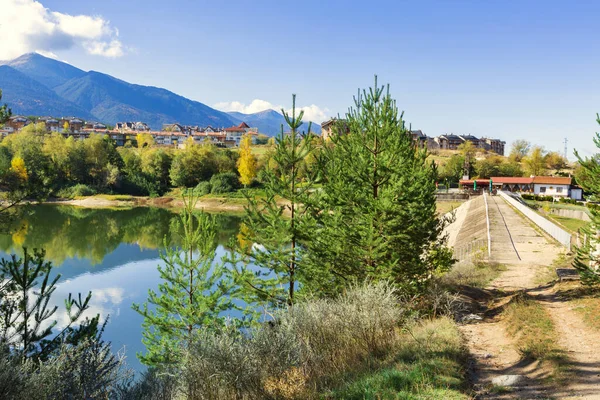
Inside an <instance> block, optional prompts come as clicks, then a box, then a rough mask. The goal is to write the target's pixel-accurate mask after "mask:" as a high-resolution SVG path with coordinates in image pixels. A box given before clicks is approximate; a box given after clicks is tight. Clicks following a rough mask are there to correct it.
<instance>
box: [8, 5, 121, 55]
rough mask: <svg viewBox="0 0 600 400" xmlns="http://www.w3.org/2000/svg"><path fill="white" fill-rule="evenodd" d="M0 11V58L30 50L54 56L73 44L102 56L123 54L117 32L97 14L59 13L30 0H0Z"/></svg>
mask: <svg viewBox="0 0 600 400" xmlns="http://www.w3.org/2000/svg"><path fill="white" fill-rule="evenodd" d="M0 10H2V12H1V13H0V38H2V45H1V46H0V59H12V58H15V57H18V56H20V55H21V54H23V53H28V52H32V51H37V52H38V53H40V54H44V55H45V54H51V55H54V56H55V54H54V52H55V51H59V50H66V49H70V48H73V47H77V46H80V47H82V48H83V49H85V50H86V51H87V52H88V53H89V54H94V55H100V56H104V57H111V58H114V57H120V56H122V55H123V54H124V46H123V44H122V43H121V41H120V40H119V39H118V37H119V31H118V30H117V29H116V28H113V27H111V25H110V22H109V21H107V20H105V19H103V18H102V17H100V16H90V15H69V14H63V13H60V12H56V11H51V10H49V9H47V8H46V7H44V6H43V5H42V3H40V2H38V1H34V0H0Z"/></svg>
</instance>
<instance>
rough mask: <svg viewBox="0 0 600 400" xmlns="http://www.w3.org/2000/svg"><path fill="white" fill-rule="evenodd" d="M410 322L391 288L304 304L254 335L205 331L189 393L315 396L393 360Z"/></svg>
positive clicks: (190, 372) (193, 357)
mask: <svg viewBox="0 0 600 400" xmlns="http://www.w3.org/2000/svg"><path fill="white" fill-rule="evenodd" d="M404 318H405V310H404V309H403V308H402V307H401V306H400V303H399V300H398V298H397V297H396V294H395V291H394V289H393V288H392V286H391V285H388V284H385V283H378V284H373V285H364V286H359V287H354V288H351V289H349V290H348V291H347V293H346V294H345V295H343V296H341V297H340V298H338V299H336V300H309V301H306V302H303V303H298V304H296V305H294V307H293V309H292V310H291V311H287V310H280V311H276V312H274V314H273V320H271V321H269V322H267V323H264V324H262V325H261V326H259V327H257V328H255V329H253V330H251V331H249V332H247V334H241V333H239V332H238V331H237V330H235V329H229V330H226V331H224V332H221V333H216V334H215V333H202V334H201V335H200V336H199V337H198V340H197V341H196V342H195V344H194V345H193V346H192V349H191V353H190V355H189V357H188V360H189V361H188V363H187V364H186V368H185V371H184V373H183V375H182V376H183V379H184V381H186V383H185V384H183V385H182V387H190V383H192V384H193V385H194V386H193V389H194V391H196V395H197V396H199V397H201V398H214V399H220V398H223V399H225V398H312V397H314V395H315V391H317V392H318V391H319V390H320V389H322V388H323V387H325V386H326V385H327V384H330V383H332V382H335V381H338V380H339V378H340V377H342V376H345V375H346V374H347V373H349V372H352V371H357V370H361V369H365V368H366V366H367V365H369V364H370V363H371V362H372V361H373V360H374V359H377V358H378V357H381V356H384V355H387V354H389V353H390V351H391V350H392V349H393V348H394V346H396V344H397V337H398V336H397V335H398V330H397V329H396V327H397V326H398V325H399V324H400V323H401V322H402V321H403V320H404Z"/></svg>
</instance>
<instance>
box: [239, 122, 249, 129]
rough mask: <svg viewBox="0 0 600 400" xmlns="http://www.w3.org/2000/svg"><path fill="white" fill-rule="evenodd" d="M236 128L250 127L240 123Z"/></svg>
mask: <svg viewBox="0 0 600 400" xmlns="http://www.w3.org/2000/svg"><path fill="white" fill-rule="evenodd" d="M238 128H250V127H249V126H248V124H247V123H245V122H242V123H241V124H239V125H238Z"/></svg>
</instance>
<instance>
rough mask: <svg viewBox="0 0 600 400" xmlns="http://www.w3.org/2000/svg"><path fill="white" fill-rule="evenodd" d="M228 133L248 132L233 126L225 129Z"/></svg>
mask: <svg viewBox="0 0 600 400" xmlns="http://www.w3.org/2000/svg"><path fill="white" fill-rule="evenodd" d="M225 131H227V132H246V130H245V129H244V128H238V127H237V126H233V127H231V128H225Z"/></svg>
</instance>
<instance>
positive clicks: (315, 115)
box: [214, 99, 329, 123]
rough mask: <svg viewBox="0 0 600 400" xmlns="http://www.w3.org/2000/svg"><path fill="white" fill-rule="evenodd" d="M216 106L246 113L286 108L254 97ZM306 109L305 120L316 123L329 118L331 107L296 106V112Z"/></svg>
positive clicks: (279, 110) (215, 106)
mask: <svg viewBox="0 0 600 400" xmlns="http://www.w3.org/2000/svg"><path fill="white" fill-rule="evenodd" d="M214 108H216V109H217V110H221V111H226V112H229V111H236V112H240V113H244V114H254V113H257V112H260V111H265V110H275V111H277V112H279V113H280V112H281V109H282V108H284V107H283V106H281V105H278V106H277V105H274V104H273V103H270V102H268V101H266V100H261V99H254V100H252V102H251V103H250V104H248V105H246V104H244V103H241V102H239V101H229V102H227V101H225V102H221V103H217V104H215V105H214ZM286 111H287V112H291V109H286ZM300 111H304V117H303V118H302V119H303V120H304V121H312V122H316V123H321V122H323V121H325V120H327V119H329V118H328V113H329V109H327V108H320V107H319V106H317V105H315V104H311V105H310V106H304V107H296V112H300Z"/></svg>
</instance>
